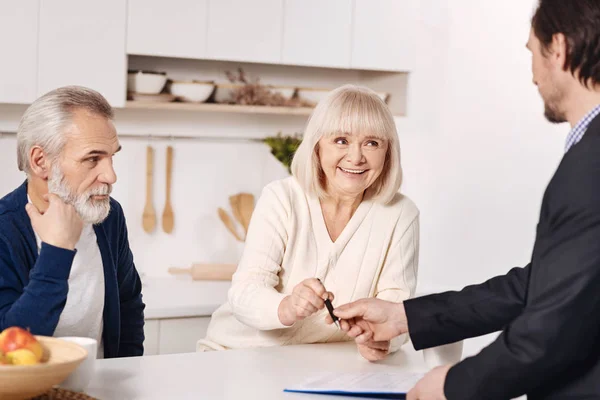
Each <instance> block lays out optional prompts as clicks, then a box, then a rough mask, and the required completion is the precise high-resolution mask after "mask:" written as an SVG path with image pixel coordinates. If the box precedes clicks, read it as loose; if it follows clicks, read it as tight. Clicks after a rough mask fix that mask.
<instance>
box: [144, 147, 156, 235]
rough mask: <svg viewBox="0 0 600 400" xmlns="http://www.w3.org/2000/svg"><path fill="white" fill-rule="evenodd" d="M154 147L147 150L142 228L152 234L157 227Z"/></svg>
mask: <svg viewBox="0 0 600 400" xmlns="http://www.w3.org/2000/svg"><path fill="white" fill-rule="evenodd" d="M153 153H154V152H153V150H152V146H148V147H147V149H146V205H145V206H144V214H143V215H142V226H143V228H144V231H146V232H147V233H152V231H154V228H155V227H156V213H155V212H154V206H153V205H152V176H153V174H154V158H153Z"/></svg>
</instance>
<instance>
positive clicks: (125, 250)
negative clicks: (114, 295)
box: [115, 205, 145, 357]
mask: <svg viewBox="0 0 600 400" xmlns="http://www.w3.org/2000/svg"><path fill="white" fill-rule="evenodd" d="M115 206H116V205H115ZM118 207H119V208H118V215H119V217H120V218H119V219H118V223H119V243H118V246H119V247H118V254H119V258H118V265H117V279H118V282H119V300H120V311H121V312H120V314H121V329H120V331H121V337H120V341H119V355H118V356H119V357H132V356H141V355H143V354H144V308H145V305H144V302H143V301H142V282H141V280H140V276H139V275H138V272H137V270H136V268H135V264H134V262H133V254H132V252H131V248H130V247H129V239H128V235H127V224H126V222H125V215H124V214H123V210H122V209H121V208H120V206H118Z"/></svg>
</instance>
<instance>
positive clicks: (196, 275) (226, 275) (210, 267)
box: [169, 263, 237, 281]
mask: <svg viewBox="0 0 600 400" xmlns="http://www.w3.org/2000/svg"><path fill="white" fill-rule="evenodd" d="M236 269H237V265H235V264H201V263H199V264H192V266H191V268H169V273H170V274H174V275H179V274H190V275H191V276H192V279H193V280H195V281H230V280H231V277H232V275H233V274H234V272H235V270H236Z"/></svg>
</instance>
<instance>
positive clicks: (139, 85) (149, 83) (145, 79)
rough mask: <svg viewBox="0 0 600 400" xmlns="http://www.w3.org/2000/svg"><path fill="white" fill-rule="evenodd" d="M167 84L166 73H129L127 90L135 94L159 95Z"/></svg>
mask: <svg viewBox="0 0 600 400" xmlns="http://www.w3.org/2000/svg"><path fill="white" fill-rule="evenodd" d="M165 83H167V74H166V73H165V72H153V71H129V72H128V73H127V90H128V91H130V92H134V93H142V94H158V93H160V92H161V91H162V90H163V88H164V87H165Z"/></svg>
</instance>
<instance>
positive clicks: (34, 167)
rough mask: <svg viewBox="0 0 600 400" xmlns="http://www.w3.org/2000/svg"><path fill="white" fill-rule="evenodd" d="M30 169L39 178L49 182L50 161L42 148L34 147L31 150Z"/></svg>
mask: <svg viewBox="0 0 600 400" xmlns="http://www.w3.org/2000/svg"><path fill="white" fill-rule="evenodd" d="M29 169H30V170H31V173H32V174H33V175H35V176H37V177H38V178H41V179H43V180H48V176H49V175H50V159H49V157H48V155H47V154H46V152H45V151H44V150H43V149H42V148H41V147H40V146H33V147H32V148H31V150H29Z"/></svg>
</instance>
